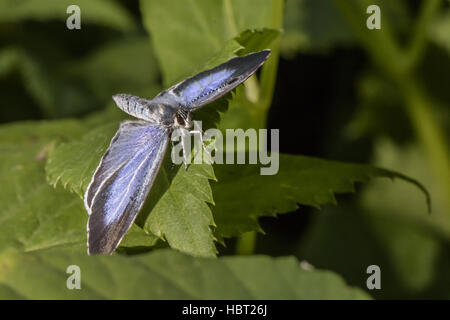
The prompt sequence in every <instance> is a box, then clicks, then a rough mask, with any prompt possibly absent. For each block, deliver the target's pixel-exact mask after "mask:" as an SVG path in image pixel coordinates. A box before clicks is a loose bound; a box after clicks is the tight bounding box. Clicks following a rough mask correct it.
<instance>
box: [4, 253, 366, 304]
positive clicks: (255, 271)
mask: <svg viewBox="0 0 450 320" xmlns="http://www.w3.org/2000/svg"><path fill="white" fill-rule="evenodd" d="M69 265H77V266H79V267H80V271H81V290H68V289H67V288H66V281H67V278H68V276H69V275H68V274H67V273H66V269H67V267H68V266H69ZM19 266H20V267H19ZM0 267H1V270H2V273H1V275H0V298H2V299H17V298H27V299H368V298H370V297H369V296H368V295H367V294H365V293H363V292H362V291H361V290H359V289H356V288H352V287H348V286H347V285H346V284H345V283H344V281H343V280H342V278H341V277H339V276H338V275H336V274H334V273H332V272H328V271H318V270H304V269H302V268H301V267H300V264H299V262H298V261H297V260H296V259H295V258H293V257H281V258H270V257H266V256H250V257H225V258H219V259H204V258H193V257H190V256H187V255H183V254H180V253H177V252H174V251H171V250H158V251H155V252H153V253H150V254H143V255H139V256H132V257H123V256H95V257H89V256H86V255H81V254H70V253H67V252H64V251H61V250H59V251H56V250H53V251H46V252H41V253H39V254H37V253H28V254H17V253H14V252H3V253H1V254H0ZM124 270H126V272H124ZM205 280H206V281H205Z"/></svg>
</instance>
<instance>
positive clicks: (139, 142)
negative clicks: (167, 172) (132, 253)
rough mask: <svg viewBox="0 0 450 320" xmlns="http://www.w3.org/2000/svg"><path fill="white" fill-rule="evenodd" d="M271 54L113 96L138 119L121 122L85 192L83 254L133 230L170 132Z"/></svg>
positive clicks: (106, 250) (102, 250)
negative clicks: (146, 93)
mask: <svg viewBox="0 0 450 320" xmlns="http://www.w3.org/2000/svg"><path fill="white" fill-rule="evenodd" d="M269 55H270V50H269V49H266V50H263V51H259V52H255V53H250V54H248V55H245V56H242V57H234V58H231V59H230V60H228V61H227V62H225V63H223V64H221V65H219V66H217V67H215V68H212V69H210V70H206V71H203V72H200V73H199V74H197V75H195V76H193V77H191V78H188V79H186V80H184V81H182V82H180V83H178V84H176V85H174V86H172V87H170V88H169V89H167V90H165V91H162V92H161V93H159V94H158V95H157V96H155V97H154V98H153V99H151V100H148V99H144V98H140V97H137V96H133V95H129V94H116V95H114V96H113V100H114V101H115V103H116V105H117V107H119V108H120V109H122V110H123V111H125V112H126V113H128V114H130V115H132V116H134V117H136V118H138V119H140V120H132V121H124V122H122V123H121V124H120V127H119V129H118V131H117V132H116V134H115V135H114V137H113V138H112V140H111V143H110V145H109V147H108V149H107V150H106V152H105V154H104V155H103V157H102V159H101V160H100V164H99V165H98V167H97V169H96V170H95V172H94V174H93V176H92V179H91V181H90V183H89V186H88V187H87V189H86V192H85V194H84V205H85V208H86V210H87V212H88V214H89V219H88V223H87V233H88V235H87V238H88V241H87V245H88V254H111V253H112V252H113V251H114V250H115V249H116V248H117V247H118V245H119V244H120V241H121V240H122V238H123V237H124V236H125V234H126V233H127V231H128V230H129V229H130V227H131V226H132V224H133V222H134V220H135V219H136V217H137V215H138V213H139V211H140V210H141V208H142V206H143V204H144V201H145V199H146V198H147V195H148V193H149V192H150V189H151V187H152V184H153V182H154V181H155V178H156V176H157V174H158V171H159V169H160V167H161V164H162V162H163V159H164V155H165V152H166V149H167V146H168V141H169V136H170V134H171V133H172V132H173V131H174V130H175V129H177V128H185V129H189V128H191V126H192V122H191V116H190V114H191V112H192V111H194V110H196V109H198V108H200V107H202V106H204V105H206V104H208V103H210V102H212V101H214V100H216V99H218V98H219V97H221V96H223V95H224V94H226V93H227V92H229V91H231V90H232V89H234V88H235V87H237V86H238V85H239V84H241V83H242V82H243V81H245V80H246V79H247V78H248V77H250V76H251V75H252V74H253V73H255V72H256V70H257V69H258V68H259V67H261V66H262V65H263V64H264V62H265V61H266V60H267V58H268V57H269Z"/></svg>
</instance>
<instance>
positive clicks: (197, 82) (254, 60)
mask: <svg viewBox="0 0 450 320" xmlns="http://www.w3.org/2000/svg"><path fill="white" fill-rule="evenodd" d="M269 55H270V50H268V49H267V50H263V51H260V52H255V53H250V54H248V55H246V56H243V57H235V58H232V59H230V60H228V61H227V62H225V63H223V64H221V65H219V66H217V67H215V68H213V69H210V70H207V71H203V72H200V73H199V74H197V75H195V76H193V77H191V78H188V79H186V80H184V81H183V82H180V83H178V84H176V85H175V86H173V87H172V88H170V89H169V90H167V91H166V92H164V93H163V94H167V93H172V94H173V95H175V97H176V98H177V100H178V103H179V104H180V105H181V106H182V107H184V108H186V109H189V110H195V109H197V108H199V107H201V106H203V105H205V104H208V103H210V102H212V101H214V100H216V99H218V98H219V97H221V96H223V95H224V94H226V93H227V92H229V91H231V90H232V89H234V88H235V87H237V86H238V85H239V84H241V83H242V82H244V81H245V80H246V79H247V78H248V77H250V76H251V75H252V74H253V73H255V71H256V70H258V68H259V67H260V66H262V64H263V63H264V62H265V61H266V59H267V58H268V57H269Z"/></svg>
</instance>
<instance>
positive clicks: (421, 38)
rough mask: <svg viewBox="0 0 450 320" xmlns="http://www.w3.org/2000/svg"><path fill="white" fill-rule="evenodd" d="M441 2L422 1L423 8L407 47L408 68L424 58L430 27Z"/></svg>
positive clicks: (438, 0) (433, 0)
mask: <svg viewBox="0 0 450 320" xmlns="http://www.w3.org/2000/svg"><path fill="white" fill-rule="evenodd" d="M441 3H442V0H427V1H422V8H421V9H420V13H419V17H418V19H417V22H416V24H415V26H414V33H413V38H412V39H411V41H410V44H409V48H408V49H407V52H408V67H409V68H408V69H411V68H413V67H414V66H415V65H416V64H417V62H418V61H420V59H421V58H422V55H423V52H424V50H425V47H426V40H427V33H428V27H429V25H430V22H431V20H432V18H433V16H434V15H435V13H436V11H437V10H438V9H439V6H440V5H441Z"/></svg>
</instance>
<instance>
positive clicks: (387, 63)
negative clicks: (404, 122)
mask: <svg viewBox="0 0 450 320" xmlns="http://www.w3.org/2000/svg"><path fill="white" fill-rule="evenodd" d="M335 2H336V4H337V6H338V8H339V9H340V11H341V13H342V14H343V16H344V17H345V18H346V19H347V21H348V23H349V25H350V26H351V27H352V28H353V30H354V32H355V34H356V35H357V36H358V37H359V39H360V40H361V43H362V44H363V46H364V48H365V49H366V51H367V52H368V54H369V55H370V56H371V58H372V60H373V61H374V62H375V64H376V65H378V66H379V67H380V69H381V70H382V71H383V72H384V73H385V74H386V75H387V76H388V78H390V79H391V81H392V82H393V83H394V84H395V85H396V86H397V87H398V88H399V89H400V90H401V95H402V97H403V99H404V101H405V112H406V114H407V115H408V117H409V118H410V119H411V122H412V124H413V127H414V130H415V133H416V136H417V138H418V140H419V142H420V143H421V144H422V145H423V147H424V150H426V152H427V156H428V159H429V161H430V166H431V167H432V170H433V176H434V179H435V181H436V182H437V185H438V186H439V187H440V191H441V198H442V199H444V200H443V202H445V203H443V205H444V210H446V212H448V213H450V168H449V152H448V147H447V143H446V139H445V135H444V133H443V130H442V128H441V127H440V125H439V122H438V121H437V120H436V118H435V115H434V114H433V102H432V101H431V99H430V98H429V97H428V96H427V95H426V94H425V92H424V91H423V89H422V88H421V87H420V85H419V84H418V83H417V81H416V79H415V77H414V75H413V74H412V70H413V67H414V66H415V65H416V64H417V63H418V62H419V59H420V57H421V55H422V52H423V51H424V50H425V45H426V32H427V28H428V24H429V22H430V21H431V19H432V17H433V16H434V14H435V12H436V10H437V9H438V8H439V4H440V0H431V1H424V4H423V6H422V9H421V10H422V11H421V13H420V14H419V20H418V22H417V25H416V28H415V36H414V38H413V39H412V41H411V45H410V47H409V48H408V49H409V51H404V50H400V48H399V46H398V45H397V42H396V41H395V39H394V37H393V36H392V33H391V31H390V30H391V29H390V26H389V21H386V20H382V27H381V30H373V31H370V30H368V29H367V28H365V25H364V24H363V23H362V22H363V19H366V18H367V16H366V15H364V13H365V8H366V7H367V6H368V5H369V4H370V2H369V1H367V0H361V1H358V2H356V3H355V2H352V1H348V0H335ZM425 2H426V3H425ZM382 16H383V14H382ZM411 61H412V62H413V63H414V66H412V65H411Z"/></svg>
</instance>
